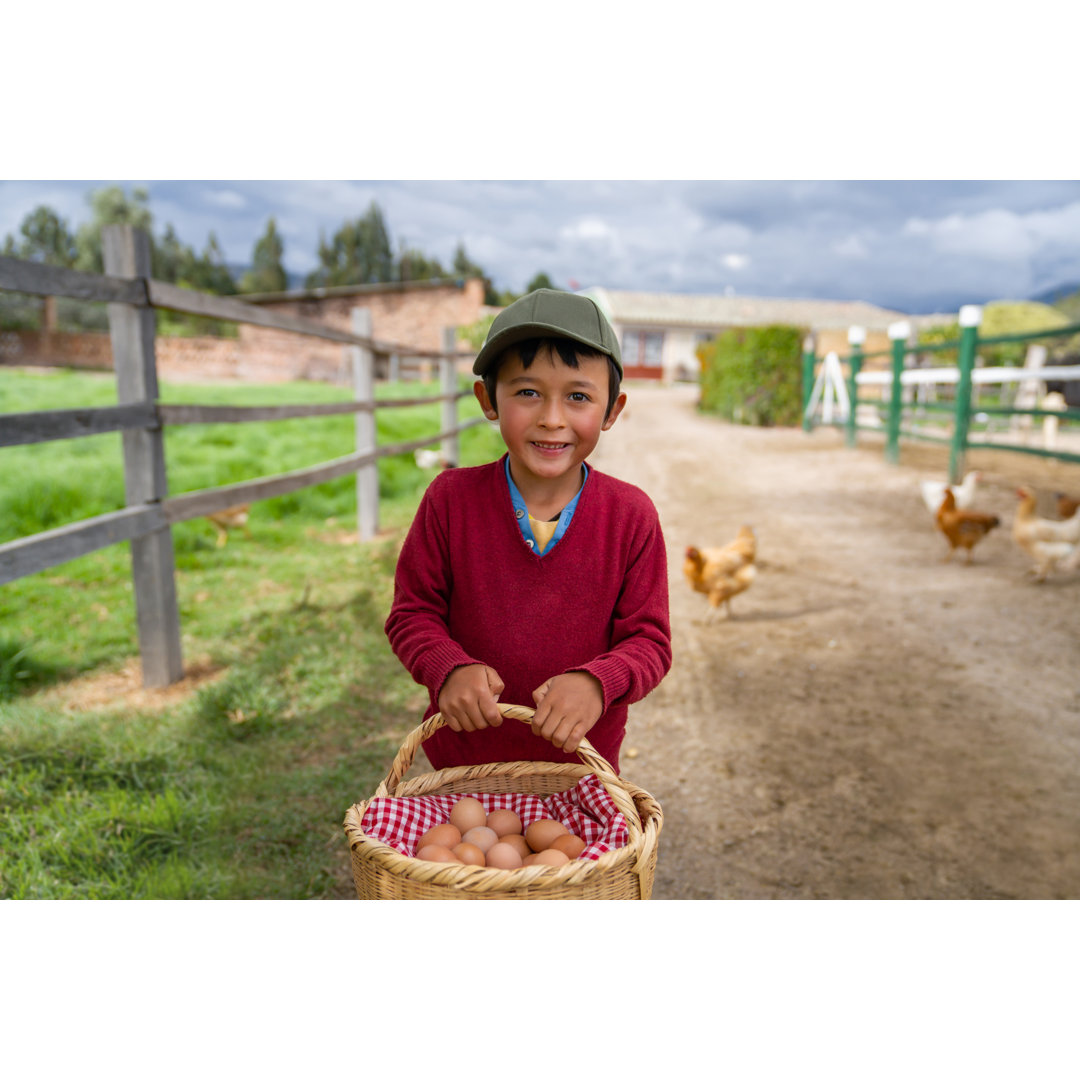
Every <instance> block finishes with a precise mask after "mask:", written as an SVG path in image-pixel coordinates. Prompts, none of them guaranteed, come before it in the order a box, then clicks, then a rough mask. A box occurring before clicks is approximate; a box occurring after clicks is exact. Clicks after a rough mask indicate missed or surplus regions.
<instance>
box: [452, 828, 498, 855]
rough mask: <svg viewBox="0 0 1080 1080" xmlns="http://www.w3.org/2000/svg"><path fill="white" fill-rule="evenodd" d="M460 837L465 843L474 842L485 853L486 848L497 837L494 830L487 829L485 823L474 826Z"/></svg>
mask: <svg viewBox="0 0 1080 1080" xmlns="http://www.w3.org/2000/svg"><path fill="white" fill-rule="evenodd" d="M461 839H462V840H464V841H465V842H466V843H469V844H475V845H476V846H477V847H478V848H479V849H480V850H481V851H482V852H483V853H484V854H485V855H486V854H487V853H488V849H489V848H491V847H492V845H493V844H495V843H496V842H497V841H498V839H499V838H498V837H497V836H496V835H495V832H494V830H492V829H489V828H488V827H487V826H486V825H477V826H476V827H475V828H472V829H470V830H469V831H468V832H467V833H466V834H465V835H464V836H463V837H462V838H461Z"/></svg>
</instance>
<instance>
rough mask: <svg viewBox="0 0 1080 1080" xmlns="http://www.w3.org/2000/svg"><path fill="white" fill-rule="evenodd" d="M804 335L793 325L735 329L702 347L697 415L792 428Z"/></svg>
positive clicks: (799, 389)
mask: <svg viewBox="0 0 1080 1080" xmlns="http://www.w3.org/2000/svg"><path fill="white" fill-rule="evenodd" d="M805 333H806V332H805V330H803V329H801V328H799V327H797V326H783V325H773V326H754V327H739V328H735V329H731V330H725V331H723V332H722V333H720V334H719V335H718V336H717V337H715V338H713V339H712V341H707V342H705V343H704V344H702V345H701V346H700V347H699V348H698V359H699V360H701V365H702V369H701V401H700V408H701V409H702V411H703V412H711V413H717V414H718V415H720V416H723V417H724V418H725V419H727V420H732V421H734V422H735V423H739V424H752V425H755V426H757V427H772V426H774V425H796V424H798V423H799V422H800V418H801V416H802V342H803V338H804V337H805Z"/></svg>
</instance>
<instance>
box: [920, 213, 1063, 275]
mask: <svg viewBox="0 0 1080 1080" xmlns="http://www.w3.org/2000/svg"><path fill="white" fill-rule="evenodd" d="M903 232H904V234H905V235H907V236H914V237H925V238H926V239H927V240H928V241H929V242H930V244H931V245H932V246H933V248H934V250H936V251H938V252H941V253H943V254H949V255H965V256H968V257H971V258H980V259H994V260H1003V261H1004V260H1022V261H1027V260H1028V259H1031V258H1032V257H1033V256H1034V255H1035V254H1037V252H1038V251H1039V250H1040V249H1041V248H1043V247H1045V246H1047V245H1053V246H1058V245H1062V246H1064V245H1071V246H1076V245H1077V244H1080V202H1076V203H1069V204H1067V205H1065V206H1060V207H1057V208H1055V209H1053V210H1035V211H1031V212H1029V213H1017V212H1016V211H1013V210H1004V209H994V210H984V211H982V212H980V213H977V214H949V215H948V216H946V217H942V218H937V219H936V220H932V219H927V218H921V217H914V218H909V219H908V220H907V221H906V222H905V223H904V226H903Z"/></svg>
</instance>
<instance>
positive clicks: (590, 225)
mask: <svg viewBox="0 0 1080 1080" xmlns="http://www.w3.org/2000/svg"><path fill="white" fill-rule="evenodd" d="M559 235H560V236H561V237H562V238H563V239H564V240H586V241H595V240H614V239H615V231H614V230H613V229H612V228H611V226H610V225H608V224H607V222H606V221H602V220H601V219H600V218H594V217H589V218H580V219H579V220H578V221H575V222H573V223H572V224H570V225H564V226H563V227H562V228H561V229H560V230H559Z"/></svg>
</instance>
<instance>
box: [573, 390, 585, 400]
mask: <svg viewBox="0 0 1080 1080" xmlns="http://www.w3.org/2000/svg"><path fill="white" fill-rule="evenodd" d="M570 400H571V401H588V400H590V399H589V395H588V394H586V393H585V392H584V391H582V390H575V391H574V392H573V393H572V394H571V395H570Z"/></svg>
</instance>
